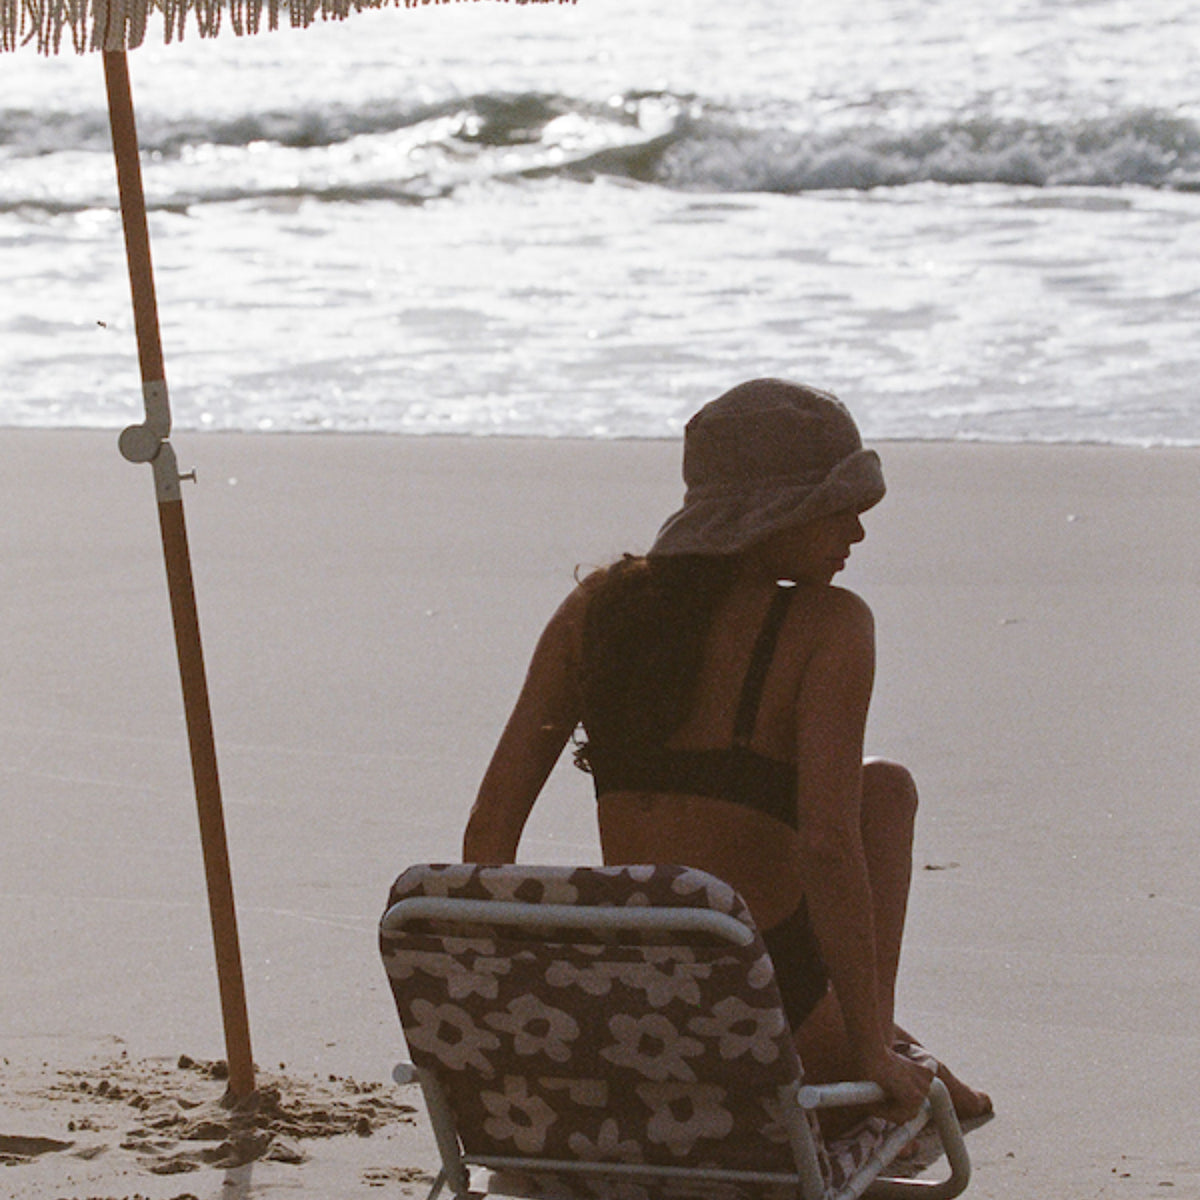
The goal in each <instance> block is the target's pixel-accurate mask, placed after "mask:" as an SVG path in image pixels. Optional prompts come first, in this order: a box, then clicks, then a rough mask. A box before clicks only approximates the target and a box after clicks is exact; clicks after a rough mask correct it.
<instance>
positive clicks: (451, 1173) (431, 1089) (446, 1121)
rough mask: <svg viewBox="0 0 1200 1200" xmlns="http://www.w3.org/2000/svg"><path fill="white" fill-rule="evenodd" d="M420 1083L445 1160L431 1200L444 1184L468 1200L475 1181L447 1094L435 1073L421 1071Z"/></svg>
mask: <svg viewBox="0 0 1200 1200" xmlns="http://www.w3.org/2000/svg"><path fill="white" fill-rule="evenodd" d="M417 1079H418V1081H419V1082H420V1084H421V1091H422V1092H423V1093H424V1096H425V1107H426V1108H427V1109H428V1111H429V1123H430V1124H431V1125H432V1126H433V1137H434V1140H435V1141H436V1142H437V1148H438V1153H439V1154H440V1155H441V1158H442V1171H441V1175H439V1177H438V1181H437V1182H436V1183H435V1184H434V1191H433V1192H431V1193H430V1196H429V1200H433V1198H434V1196H435V1195H436V1193H437V1191H438V1190H440V1188H441V1185H442V1183H443V1182H445V1183H448V1184H449V1185H450V1190H451V1191H452V1192H453V1193H454V1194H455V1196H457V1197H458V1198H459V1200H465V1197H467V1196H468V1195H469V1194H470V1191H471V1180H470V1177H469V1175H468V1173H467V1167H466V1164H465V1163H464V1162H463V1159H462V1152H461V1150H460V1149H459V1145H458V1132H457V1130H456V1128H455V1124H454V1115H453V1113H452V1112H451V1111H450V1105H449V1103H448V1102H447V1100H446V1093H445V1092H444V1091H443V1090H442V1085H441V1083H440V1082H439V1081H438V1078H437V1076H436V1075H435V1074H434V1073H433V1072H432V1071H423V1070H420V1069H418V1070H417Z"/></svg>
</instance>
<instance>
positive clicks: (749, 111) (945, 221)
mask: <svg viewBox="0 0 1200 1200" xmlns="http://www.w3.org/2000/svg"><path fill="white" fill-rule="evenodd" d="M130 63H131V72H132V76H133V86H134V96H135V104H136V106H137V110H138V120H139V130H140V134H141V138H142V144H143V155H144V169H145V173H146V188H147V193H148V198H149V202H150V206H151V215H150V225H151V236H152V239H153V245H154V255H155V263H156V268H157V279H158V299H159V307H160V314H161V318H162V326H163V342H164V348H165V353H166V361H167V375H168V380H169V383H170V388H171V397H172V405H173V409H174V415H175V426H176V428H177V429H192V430H206V429H214V430H224V429H236V430H268V431H330V432H338V431H378V432H397V433H414V434H422V433H462V434H472V435H476V434H513V435H523V436H526V435H532V436H546V437H558V436H571V437H586V438H601V437H634V438H640V437H662V436H672V435H675V434H677V433H678V432H679V431H680V429H681V427H682V425H683V423H684V422H685V421H686V419H687V417H688V415H690V413H691V412H693V411H694V410H695V409H696V408H697V407H698V406H699V405H700V404H702V403H703V402H704V401H706V400H708V399H710V398H711V397H713V396H715V395H717V394H718V393H720V392H721V391H723V390H724V389H725V388H726V387H728V386H730V385H732V384H733V383H736V382H739V381H740V380H743V379H747V378H752V377H754V376H758V375H779V376H784V377H787V378H793V379H799V380H803V381H806V382H810V383H814V384H817V385H819V386H822V387H826V388H829V389H831V390H833V391H835V392H837V393H838V394H839V395H840V396H841V397H842V398H843V399H844V400H846V402H847V403H848V404H849V405H850V407H851V409H852V410H853V411H854V413H855V414H856V416H857V417H858V418H859V420H860V424H861V425H862V427H863V430H864V433H865V435H866V436H867V437H869V438H870V437H874V438H939V439H983V440H994V441H995V440H1004V441H1013V440H1016V441H1045V442H1104V443H1122V444H1142V445H1162V444H1185V445H1186V444H1197V443H1200V382H1198V381H1200V337H1197V336H1196V327H1197V322H1198V319H1200V5H1197V4H1195V3H1194V0H1136V2H1135V0H987V2H986V3H985V2H983V0H854V2H853V3H850V2H849V0H808V2H806V3H782V2H780V0H738V2H737V3H730V2H729V0H661V2H660V3H657V4H648V3H646V2H645V0H579V2H578V4H576V5H574V6H569V7H560V6H557V5H547V6H536V7H516V6H513V5H507V4H490V3H485V4H461V5H449V6H438V7H430V8H423V9H419V10H412V11H403V10H389V11H384V12H378V13H370V14H362V15H359V16H357V17H354V18H352V19H350V20H349V21H346V22H344V23H336V24H329V25H322V24H320V23H318V25H316V26H314V27H313V28H311V29H308V30H303V31H292V30H287V31H280V32H277V33H271V34H263V35H260V36H258V37H251V38H244V39H238V38H235V37H233V36H231V35H230V36H225V35H223V36H222V37H220V38H218V39H216V40H215V41H211V42H206V41H201V40H200V38H199V37H198V36H196V34H195V32H194V31H189V36H188V37H186V38H185V40H184V41H183V43H182V44H177V45H172V46H166V47H164V46H161V45H151V44H149V43H148V44H147V46H146V47H143V48H142V49H139V50H136V51H134V52H132V53H131V55H130ZM115 194H116V193H115V182H114V175H113V167H112V162H111V155H110V151H109V144H108V133H107V125H106V116H105V109H104V88H103V78H102V70H101V63H100V59H99V57H98V56H96V55H89V56H81V57H77V56H75V55H72V54H69V53H68V54H65V55H63V56H62V57H61V58H52V59H45V58H41V57H39V56H38V55H37V54H36V53H34V52H33V51H32V50H31V49H23V50H21V51H18V52H17V53H15V54H7V55H2V56H0V246H2V247H3V251H2V255H3V257H2V259H0V262H2V264H3V266H2V268H0V271H2V275H0V278H2V279H3V288H2V289H0V425H9V426H100V427H112V428H114V429H115V428H120V427H122V426H124V425H126V424H129V423H131V422H132V421H136V420H140V412H141V398H140V385H139V382H138V375H137V366H136V356H135V348H134V342H133V332H132V317H131V314H130V310H129V296H128V284H127V281H126V276H125V267H124V260H123V253H124V251H123V245H122V241H121V234H120V224H119V216H118V213H117V210H116V200H115Z"/></svg>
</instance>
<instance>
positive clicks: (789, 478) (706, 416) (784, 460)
mask: <svg viewBox="0 0 1200 1200" xmlns="http://www.w3.org/2000/svg"><path fill="white" fill-rule="evenodd" d="M683 481H684V484H685V485H686V488H687V490H686V492H685V494H684V500H683V507H682V508H681V509H680V510H679V511H678V512H676V513H674V514H673V515H672V516H670V517H668V518H667V520H666V522H665V523H664V524H663V527H662V528H661V529H660V530H659V531H658V537H657V538H656V539H655V541H654V545H653V546H651V548H650V550H649V554H650V555H651V556H654V555H669V554H704V555H729V554H739V553H741V552H742V551H743V550H745V549H747V548H748V547H750V546H752V545H754V544H755V543H756V542H760V541H762V540H763V539H764V538H767V537H770V536H771V535H772V534H773V533H777V532H778V531H779V530H781V529H786V528H789V527H791V526H794V525H800V524H803V523H804V522H806V521H812V520H815V519H817V518H818V517H824V516H829V515H831V514H833V513H836V512H841V511H843V510H845V509H854V510H855V511H856V512H864V511H865V510H866V509H868V508H871V507H872V506H873V505H875V504H878V503H879V501H880V500H882V499H883V494H884V490H885V489H884V483H883V471H882V469H881V467H880V464H879V455H877V454H876V453H875V451H874V450H864V449H863V445H862V438H861V437H860V436H859V432H858V426H856V425H855V423H854V418H853V417H851V415H850V413H849V411H848V410H847V408H846V406H845V405H844V404H842V402H841V401H840V400H838V399H837V397H836V396H834V395H832V394H831V393H829V392H824V391H821V390H820V389H819V388H812V387H806V386H805V385H803V384H798V383H789V382H787V381H786V380H782V379H754V380H751V381H750V382H749V383H742V384H739V385H738V386H737V387H735V388H731V389H730V390H729V391H728V392H726V393H725V394H724V395H723V396H719V397H718V398H717V399H716V400H713V401H711V402H710V403H708V404H706V405H705V406H704V407H703V408H702V409H700V411H699V412H698V413H696V415H695V416H694V417H692V419H691V420H690V421H689V422H688V423H687V428H686V429H685V431H684V446H683Z"/></svg>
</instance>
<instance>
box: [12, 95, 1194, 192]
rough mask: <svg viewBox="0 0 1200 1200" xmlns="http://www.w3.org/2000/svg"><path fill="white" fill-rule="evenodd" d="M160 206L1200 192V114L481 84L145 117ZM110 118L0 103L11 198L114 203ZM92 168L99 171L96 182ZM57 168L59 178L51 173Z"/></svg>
mask: <svg viewBox="0 0 1200 1200" xmlns="http://www.w3.org/2000/svg"><path fill="white" fill-rule="evenodd" d="M140 134H141V139H142V145H143V149H144V151H145V154H146V161H147V164H148V166H147V170H148V174H151V175H152V176H153V179H152V181H151V185H150V186H149V187H148V192H149V195H150V200H151V203H152V205H153V206H155V207H159V208H170V207H184V208H186V207H188V206H190V205H193V204H202V203H215V202H229V201H238V200H254V199H258V198H267V197H273V196H280V195H288V196H294V197H311V198H314V199H317V200H324V201H356V200H380V199H382V200H390V201H395V202H399V203H421V202H424V201H426V200H428V199H431V198H434V197H438V196H444V195H447V194H451V193H453V192H454V191H455V190H456V189H457V188H459V187H462V186H464V185H468V184H476V183H480V182H488V181H491V180H505V179H514V178H546V177H564V178H569V179H573V180H579V181H588V180H594V179H597V178H601V177H616V178H620V179H625V180H631V181H636V182H639V183H645V184H652V185H655V186H659V187H664V188H670V189H675V190H680V191H697V192H701V191H702V192H723V193H739V192H769V193H777V194H785V195H794V194H800V193H806V192H819V191H824V190H832V189H836V190H846V189H849V190H870V189H874V188H885V187H886V188H901V187H906V186H912V185H917V184H927V183H936V184H943V185H950V186H962V185H969V184H980V183H986V184H1000V185H1013V186H1023V187H1121V186H1138V187H1148V188H1167V189H1175V190H1188V191H1193V190H1200V125H1198V124H1197V122H1195V121H1193V120H1191V119H1188V118H1186V117H1182V116H1177V115H1174V114H1169V113H1164V112H1161V111H1156V110H1150V109H1137V110H1131V111H1127V112H1124V113H1117V114H1115V115H1108V116H1098V117H1095V118H1090V119H1084V120H1072V121H1059V122H1051V121H1039V120H1034V119H1014V118H1002V117H997V116H987V115H979V116H970V117H964V118H962V119H952V120H942V121H931V122H930V123H929V124H927V125H924V126H919V127H915V128H906V129H904V130H902V131H897V130H896V129H894V128H889V127H888V126H887V124H886V123H882V122H881V123H877V124H873V123H870V122H864V123H861V124H857V125H854V124H851V125H841V126H839V127H837V128H814V129H798V128H793V127H789V126H784V125H781V124H774V125H773V124H772V123H771V122H769V121H766V122H764V121H762V120H761V119H759V118H758V114H738V113H736V112H728V111H720V110H718V109H715V108H712V107H709V106H706V105H705V104H704V103H703V102H702V101H701V100H699V99H697V98H695V97H689V96H676V95H670V94H665V93H636V94H629V95H626V96H621V97H617V98H615V99H613V100H611V101H609V102H608V103H605V104H592V103H583V102H578V101H575V100H572V99H571V98H569V97H566V96H561V95H545V94H535V93H526V94H517V95H498V94H481V95H476V96H472V97H468V98H454V99H449V100H445V101H441V102H438V103H432V104H425V105H410V106H405V105H399V104H395V103H378V104H374V105H367V106H365V107H362V108H359V109H352V108H337V107H334V108H332V109H320V110H318V109H316V108H310V109H303V108H302V109H299V110H297V111H294V112H284V111H267V112H256V113H246V114H243V115H238V116H234V117H224V118H220V117H214V116H207V117H196V118H194V119H180V118H176V119H173V120H156V119H154V118H153V117H150V118H145V119H143V120H142V121H141V128H140ZM107 153H108V129H107V124H106V120H105V117H104V114H103V112H95V111H88V112H83V113H79V112H68V111H64V112H57V113H55V112H51V113H46V112H33V111H27V110H22V109H18V108H12V109H8V110H5V111H0V163H3V167H4V169H3V171H2V172H0V209H2V210H8V211H12V210H13V209H16V208H34V209H38V208H42V209H45V210H46V211H50V212H59V211H72V210H80V209H85V208H89V207H93V206H100V207H110V206H111V205H112V203H113V201H112V198H111V195H109V185H108V183H106V182H105V181H104V180H105V178H106V176H105V173H104V172H103V171H101V170H99V169H98V168H97V169H96V170H94V171H93V172H92V173H91V174H89V172H88V171H87V170H83V171H80V170H78V169H77V168H78V164H79V162H80V161H81V156H83V157H84V158H85V159H87V158H91V157H93V156H101V155H103V156H106V155H107ZM93 176H94V178H93ZM52 177H53V178H52Z"/></svg>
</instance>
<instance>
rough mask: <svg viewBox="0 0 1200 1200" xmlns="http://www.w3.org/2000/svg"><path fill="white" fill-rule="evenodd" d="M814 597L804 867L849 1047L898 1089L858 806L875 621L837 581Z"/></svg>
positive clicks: (871, 1074)
mask: <svg viewBox="0 0 1200 1200" xmlns="http://www.w3.org/2000/svg"><path fill="white" fill-rule="evenodd" d="M818 603H819V605H820V607H819V609H818V613H817V621H818V625H817V629H816V638H815V649H814V650H813V651H812V653H811V655H810V657H809V659H808V661H807V662H806V663H805V665H804V673H803V676H802V678H801V682H800V688H799V693H798V698H797V707H796V720H797V735H796V761H797V771H798V776H799V778H798V783H799V807H800V814H799V815H800V840H801V855H802V863H801V866H802V870H803V874H804V880H805V890H806V894H807V897H808V905H809V911H810V913H811V916H812V922H813V928H814V930H815V932H816V934H817V938H818V940H819V941H820V944H821V950H822V954H823V956H824V958H825V962H826V965H827V967H828V968H829V974H830V978H831V981H832V983H833V987H834V991H835V992H836V994H837V998H838V1002H839V1006H840V1008H841V1011H842V1016H843V1020H844V1022H845V1027H846V1035H847V1039H848V1041H849V1046H850V1050H851V1052H852V1054H853V1055H854V1057H855V1058H856V1059H857V1066H858V1068H859V1069H860V1070H861V1071H862V1072H863V1074H864V1075H865V1076H866V1077H867V1078H871V1079H877V1080H878V1082H880V1083H883V1084H884V1086H885V1087H888V1090H889V1091H891V1092H893V1094H896V1093H897V1092H904V1091H906V1090H907V1089H906V1088H905V1086H904V1081H903V1080H902V1079H897V1078H896V1077H895V1076H896V1072H897V1069H898V1068H897V1063H896V1061H895V1058H894V1056H893V1055H892V1053H891V1041H892V1039H891V1037H890V1036H886V1035H885V1031H884V1029H883V1023H884V1014H883V1009H882V1006H881V1004H880V997H879V987H878V977H877V947H876V943H875V927H874V915H873V914H874V906H873V903H872V895H871V885H870V879H869V876H868V871H867V861H866V855H865V853H864V851H863V844H862V832H861V811H860V810H861V805H862V755H863V734H864V730H865V727H866V720H867V709H868V706H869V704H870V700H871V688H872V685H873V683H874V675H875V634H874V621H873V619H872V616H871V611H870V609H869V608H868V607H867V606H866V604H864V603H863V602H862V601H861V600H860V599H859V598H858V597H857V596H855V595H854V594H853V593H851V592H846V591H843V590H841V589H840V588H831V589H828V590H826V591H825V592H823V593H822V595H821V597H820V599H819V601H818ZM901 1074H903V1072H901ZM916 1099H917V1101H918V1102H919V1099H920V1096H919V1095H918V1096H917V1097H916Z"/></svg>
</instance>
